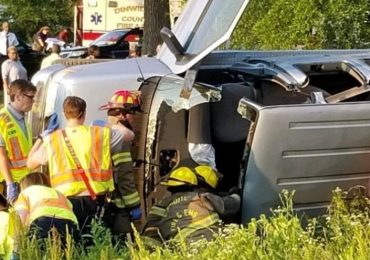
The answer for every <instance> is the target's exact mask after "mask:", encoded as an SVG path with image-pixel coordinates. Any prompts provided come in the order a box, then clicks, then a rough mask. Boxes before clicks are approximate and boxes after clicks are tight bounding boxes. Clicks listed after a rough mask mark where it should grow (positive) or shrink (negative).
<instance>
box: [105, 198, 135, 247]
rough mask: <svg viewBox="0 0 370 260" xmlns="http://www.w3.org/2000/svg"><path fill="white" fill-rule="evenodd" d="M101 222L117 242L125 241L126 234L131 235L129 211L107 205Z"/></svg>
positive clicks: (111, 204)
mask: <svg viewBox="0 0 370 260" xmlns="http://www.w3.org/2000/svg"><path fill="white" fill-rule="evenodd" d="M103 221H104V222H105V223H106V225H107V226H108V227H109V228H110V229H111V231H112V234H113V235H114V236H116V237H117V238H118V239H119V240H121V241H125V240H126V236H127V234H132V233H133V232H132V228H131V220H130V210H129V209H120V208H117V207H116V206H115V205H114V204H113V203H110V204H109V205H108V210H107V211H106V214H105V215H104V218H103Z"/></svg>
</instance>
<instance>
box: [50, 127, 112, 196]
mask: <svg viewBox="0 0 370 260" xmlns="http://www.w3.org/2000/svg"><path fill="white" fill-rule="evenodd" d="M65 131H66V134H67V136H68V138H69V140H70V143H71V145H72V147H73V149H74V152H75V154H76V156H77V157H78V160H79V162H80V164H81V167H82V168H83V170H84V171H85V174H86V176H87V178H88V179H89V183H90V185H91V187H92V189H93V190H94V192H95V193H96V194H105V193H106V192H108V191H113V190H114V183H113V173H112V172H113V171H112V161H111V152H110V138H111V137H110V136H111V132H110V128H108V127H100V126H85V125H80V126H76V127H66V128H65ZM44 145H45V146H46V151H47V154H48V162H49V174H50V181H51V185H52V187H54V188H55V189H57V190H58V191H60V192H61V193H63V194H64V195H65V196H78V195H81V194H83V195H86V196H88V195H89V193H88V191H87V188H86V184H85V182H84V181H83V179H82V176H81V173H80V170H79V169H78V168H77V166H76V163H75V161H74V159H73V157H72V155H71V153H70V151H69V149H68V147H67V145H66V142H65V140H64V137H63V134H62V130H57V131H55V132H53V133H52V134H50V135H49V136H47V137H46V138H45V140H44Z"/></svg>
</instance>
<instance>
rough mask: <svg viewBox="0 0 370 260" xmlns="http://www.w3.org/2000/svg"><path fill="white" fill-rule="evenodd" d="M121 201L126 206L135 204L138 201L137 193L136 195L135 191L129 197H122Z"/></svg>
mask: <svg viewBox="0 0 370 260" xmlns="http://www.w3.org/2000/svg"><path fill="white" fill-rule="evenodd" d="M122 199H123V202H124V203H125V205H126V206H130V205H134V204H137V203H138V202H139V201H140V197H139V193H137V191H135V192H134V193H131V194H129V195H124V196H122Z"/></svg>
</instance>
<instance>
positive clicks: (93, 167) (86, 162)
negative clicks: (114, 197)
mask: <svg viewBox="0 0 370 260" xmlns="http://www.w3.org/2000/svg"><path fill="white" fill-rule="evenodd" d="M63 111H64V116H65V118H66V127H65V128H64V129H58V130H55V131H50V132H48V130H46V133H45V132H44V134H43V135H42V136H39V138H38V139H37V141H36V142H35V144H34V146H33V147H32V149H31V151H30V155H29V158H28V161H27V165H28V166H29V168H31V169H34V168H36V167H39V166H40V165H45V164H47V163H48V166H49V174H50V182H51V186H52V187H54V188H55V189H57V190H58V191H60V192H61V193H63V194H64V195H65V196H67V197H68V199H69V200H70V201H71V202H72V204H73V211H74V213H75V215H76V217H77V220H78V224H79V227H80V230H81V233H82V234H85V233H89V232H90V228H91V222H92V220H93V218H94V217H98V218H100V219H104V212H105V209H106V205H107V197H108V195H109V193H111V192H112V191H113V190H114V180H113V166H115V167H118V165H119V164H120V163H122V161H123V160H124V158H126V155H125V154H124V153H122V152H121V147H122V142H123V140H124V137H123V134H122V132H121V131H118V130H115V129H111V128H109V127H102V126H87V125H84V122H85V116H86V102H85V101H84V100H83V99H81V98H79V97H76V96H69V97H67V98H66V99H65V100H64V102H63Z"/></svg>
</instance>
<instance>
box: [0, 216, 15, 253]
mask: <svg viewBox="0 0 370 260" xmlns="http://www.w3.org/2000/svg"><path fill="white" fill-rule="evenodd" d="M19 225H20V222H19V217H18V215H17V213H16V212H15V211H14V210H13V209H9V212H6V211H0V259H10V256H11V254H12V252H13V250H16V248H15V240H16V236H18V235H17V232H20V228H19Z"/></svg>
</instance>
